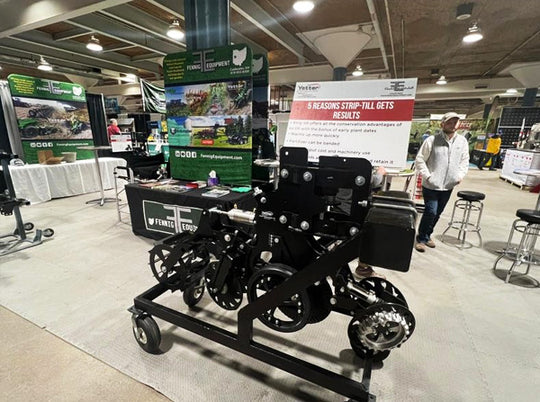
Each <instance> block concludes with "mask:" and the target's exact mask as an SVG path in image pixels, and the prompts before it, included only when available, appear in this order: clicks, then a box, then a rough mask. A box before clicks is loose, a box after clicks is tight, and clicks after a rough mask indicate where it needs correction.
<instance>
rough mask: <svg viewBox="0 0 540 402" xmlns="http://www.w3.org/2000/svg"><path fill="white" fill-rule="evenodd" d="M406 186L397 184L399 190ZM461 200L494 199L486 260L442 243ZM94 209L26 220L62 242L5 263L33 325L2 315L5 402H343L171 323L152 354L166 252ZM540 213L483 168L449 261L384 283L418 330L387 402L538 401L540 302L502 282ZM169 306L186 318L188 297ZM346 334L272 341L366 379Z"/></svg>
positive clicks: (443, 252)
mask: <svg viewBox="0 0 540 402" xmlns="http://www.w3.org/2000/svg"><path fill="white" fill-rule="evenodd" d="M400 184H401V182H400V180H399V179H394V182H393V186H392V189H400V188H401V186H400ZM458 190H473V191H481V192H484V193H485V194H486V200H485V209H484V216H483V218H482V236H483V240H484V245H483V247H482V248H480V247H478V239H477V237H476V236H475V234H471V235H470V240H471V242H472V243H473V244H474V245H475V247H473V248H471V249H468V250H458V249H457V248H456V247H454V246H453V245H452V242H451V238H450V242H448V243H446V244H444V243H441V241H440V240H441V239H440V235H441V233H442V231H443V230H444V229H445V227H446V223H447V222H448V219H449V217H450V213H451V210H452V203H453V201H454V200H455V197H456V193H457V191H458ZM112 195H113V194H112V193H111V192H110V191H109V192H107V196H112ZM91 198H95V197H94V194H87V195H84V196H79V197H70V198H65V199H58V200H53V201H50V202H48V203H44V204H38V205H33V206H30V207H25V208H23V209H22V213H23V217H24V218H25V221H32V222H34V223H35V224H36V226H38V227H41V228H44V227H53V228H54V229H55V231H56V234H55V236H54V237H53V238H52V239H50V240H48V241H46V242H45V243H43V244H42V245H40V246H37V247H33V248H30V249H27V250H23V251H21V252H18V253H16V254H12V255H10V256H4V257H0V305H3V306H5V307H6V308H8V309H9V310H11V311H14V312H16V313H17V314H20V316H19V315H17V314H14V313H12V312H11V311H9V310H7V309H5V308H2V309H0V342H1V344H2V347H1V348H0V359H1V361H2V366H1V368H0V395H2V396H0V399H1V400H9V401H13V400H20V401H22V400H24V401H28V400H32V399H35V400H70V401H71V400H96V399H99V400H111V401H112V400H115V401H117V400H126V401H127V400H130V401H132V400H135V401H139V400H140V401H142V400H145V401H149V400H152V401H153V400H167V399H166V398H165V397H164V396H163V395H161V394H160V393H158V392H156V391H154V390H153V389H152V388H150V387H148V386H146V385H144V384H149V385H151V386H153V387H154V388H156V389H159V390H160V391H161V392H163V394H165V395H167V396H168V397H170V398H171V399H173V400H179V401H180V400H182V401H183V400H189V401H220V402H223V401H235V402H238V401H253V400H257V401H275V400H280V401H289V400H290V401H293V400H305V401H323V400H324V401H330V400H331V401H341V400H343V398H342V397H339V396H336V395H335V394H332V393H328V392H326V393H325V392H322V391H321V390H320V389H319V388H320V387H317V386H314V385H312V384H306V383H305V382H297V381H295V380H292V379H291V376H289V375H288V374H286V373H283V372H280V371H279V370H278V371H277V372H276V371H273V370H271V369H269V367H268V366H266V365H264V364H258V363H257V362H253V361H252V360H249V361H246V360H245V358H244V357H242V356H241V355H238V354H237V353H231V352H230V351H228V350H224V348H222V347H215V345H213V344H212V343H211V342H208V341H205V340H201V339H200V338H193V337H190V336H188V335H186V333H185V331H181V330H179V329H177V328H173V326H171V325H168V324H166V323H163V322H159V324H160V328H161V332H162V337H163V340H162V345H163V348H164V351H166V352H167V353H164V354H163V355H159V356H153V355H148V354H146V353H144V352H142V351H141V350H140V348H139V347H138V346H137V345H136V343H135V341H134V339H133V336H132V334H131V327H130V322H129V314H128V313H127V312H126V308H127V307H129V305H131V303H132V300H133V297H134V296H136V295H138V294H140V293H141V292H142V291H144V290H146V289H147V288H149V287H150V286H152V285H153V284H155V279H154V278H153V277H152V275H151V273H150V269H149V268H148V262H147V261H148V257H147V255H148V254H147V251H148V250H149V249H150V248H151V244H152V242H151V241H150V240H147V239H142V238H139V237H136V236H134V235H133V234H132V233H131V229H130V227H129V226H127V225H123V224H118V223H116V219H117V217H116V209H115V207H114V205H112V204H106V205H105V206H104V207H99V206H88V205H85V201H86V200H87V199H91ZM536 200H537V194H532V193H529V192H526V191H522V190H520V189H518V188H517V187H515V186H513V185H511V184H509V183H506V182H504V181H502V180H500V179H499V178H498V174H497V172H489V171H482V172H481V171H478V170H477V169H475V168H472V169H471V170H470V172H469V174H468V176H467V177H466V179H465V180H464V182H463V183H462V184H461V185H460V186H459V188H457V189H456V191H455V192H454V194H453V196H452V199H451V200H450V204H449V205H448V207H447V209H446V211H445V212H444V214H443V216H442V218H441V221H440V223H439V225H438V227H437V228H436V231H435V234H434V235H435V236H434V237H435V240H436V243H437V247H436V248H435V249H429V250H428V251H427V252H426V253H423V254H420V253H418V252H414V253H413V258H412V262H411V270H410V271H409V272H408V273H406V274H401V273H396V272H392V271H388V270H380V271H381V272H382V273H384V274H385V275H386V276H387V278H388V279H389V280H391V281H392V282H393V283H394V284H396V285H397V286H398V287H399V288H400V290H401V291H402V292H403V293H404V295H405V297H406V298H407V300H408V302H409V305H410V306H411V309H412V311H413V313H414V314H415V316H416V319H417V329H416V332H415V334H414V335H413V337H412V338H411V339H410V341H408V342H407V343H406V344H405V345H403V347H402V348H400V349H399V350H396V351H393V352H392V354H391V355H390V357H389V358H388V359H387V360H386V361H385V363H384V367H383V368H382V369H380V367H379V369H377V370H376V371H374V373H373V378H372V388H371V390H372V392H373V393H374V394H375V395H377V400H379V401H398V400H399V401H402V400H415V401H434V400H437V401H471V400H474V401H479V400H481V401H484V400H485V401H507V400H515V401H533V400H537V395H538V393H540V385H539V384H540V383H538V381H536V382H535V380H534V378H540V349H539V344H540V342H538V335H537V334H539V333H540V314H539V313H538V309H537V306H538V305H539V302H540V298H539V296H540V291H539V289H530V288H524V287H520V286H517V285H513V284H504V283H503V282H502V281H501V280H500V279H499V278H497V277H496V276H495V275H494V274H493V272H492V271H491V266H492V264H493V262H494V260H495V258H496V252H495V250H496V249H498V248H500V247H501V246H502V245H503V243H504V241H505V240H506V237H507V235H508V231H509V228H510V226H511V223H512V221H513V220H514V219H515V211H516V209H518V208H534V206H535V203H536ZM12 226H13V220H12V219H11V218H10V217H0V233H4V232H6V230H12ZM449 234H450V235H451V236H452V235H455V233H452V232H449ZM378 271H379V270H378ZM531 275H532V276H535V277H536V278H537V279H540V269H538V268H537V267H533V268H532V270H531ZM175 296H176V295H175ZM164 303H165V304H166V305H168V304H167V303H170V304H171V306H172V307H173V308H178V307H179V306H181V303H180V302H179V300H178V297H177V296H176V297H174V298H173V297H172V296H168V297H167V298H166V299H165V300H164ZM211 308H212V302H211V301H210V300H209V299H208V298H207V296H205V299H203V303H202V306H201V311H199V312H197V313H196V314H199V315H202V316H203V317H212V316H215V317H216V318H217V320H218V321H219V322H223V323H225V324H227V325H229V326H230V325H232V326H233V327H234V314H233V315H231V314H229V315H225V314H223V312H222V311H218V310H219V309H217V310H211ZM206 309H208V312H205V310H206ZM21 316H22V317H25V318H26V319H25V318H22V317H21ZM27 319H28V320H29V321H27ZM344 325H345V328H346V322H345V323H344V320H343V316H339V315H338V316H337V317H334V315H331V316H330V317H329V318H328V319H327V320H325V321H324V322H322V323H320V324H318V325H314V326H308V327H306V328H305V329H304V330H302V331H300V332H303V334H298V339H302V338H301V336H302V335H304V336H305V335H307V339H308V341H307V342H306V343H303V342H304V341H303V340H299V341H297V338H296V336H297V334H287V337H283V336H281V335H279V336H278V334H275V333H272V334H267V333H266V332H268V331H266V332H263V331H260V332H261V333H262V335H265V336H266V338H267V339H270V340H272V341H274V342H278V343H280V344H283V345H287V346H288V347H290V348H291V350H294V349H297V350H298V351H300V352H303V351H306V350H307V351H308V352H311V354H313V355H314V356H315V358H316V359H317V360H315V363H316V364H319V363H321V362H323V361H329V362H330V365H331V366H332V367H331V368H334V369H335V368H340V369H338V370H336V371H337V372H342V373H349V374H351V373H352V376H353V377H354V376H355V375H356V374H355V369H354V366H355V364H357V361H356V360H355V359H354V357H353V355H352V351H351V350H350V349H349V348H348V346H347V339H346V331H343V330H340V331H336V328H339V329H342V327H343V326H344ZM263 329H264V328H263ZM103 362H106V363H103ZM113 367H114V368H113ZM117 370H120V371H117ZM122 373H125V374H122ZM216 380H217V381H216ZM139 381H140V382H139ZM143 383H144V384H143Z"/></svg>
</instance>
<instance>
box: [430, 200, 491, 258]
mask: <svg viewBox="0 0 540 402" xmlns="http://www.w3.org/2000/svg"><path fill="white" fill-rule="evenodd" d="M457 196H458V197H459V198H458V199H457V200H456V202H455V203H454V209H453V210H452V217H451V218H450V222H448V227H447V228H446V229H445V231H444V232H443V234H442V235H441V240H442V242H443V243H444V242H445V241H444V236H445V234H446V232H447V231H448V230H449V229H457V230H458V241H459V242H460V243H459V248H461V249H462V248H463V247H464V245H465V237H466V236H467V233H468V232H476V233H477V234H478V238H479V239H480V247H481V246H482V236H481V235H480V219H481V218H482V211H483V210H484V204H483V203H482V200H483V199H484V198H486V195H485V194H484V193H479V192H476V191H460V192H458V193H457ZM459 210H462V211H463V213H462V214H461V217H459V216H458V217H456V214H458V215H459V214H460V213H459V212H458V211H459ZM475 215H476V217H475ZM469 244H470V243H469ZM470 247H472V244H471V245H470Z"/></svg>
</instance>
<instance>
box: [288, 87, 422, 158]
mask: <svg viewBox="0 0 540 402" xmlns="http://www.w3.org/2000/svg"><path fill="white" fill-rule="evenodd" d="M416 81H417V80H416V78H414V79H403V80H370V81H368V80H366V81H330V82H309V83H308V82H299V83H297V84H296V89H295V92H294V100H293V105H292V109H291V115H290V119H289V124H288V127H287V134H286V136H285V146H291V147H304V148H307V149H308V152H309V154H308V155H309V156H308V159H309V161H310V162H317V161H318V159H319V156H321V155H326V156H333V155H339V156H342V157H361V158H365V159H368V160H369V161H370V162H371V163H372V164H373V165H378V166H386V167H392V168H403V167H405V165H406V162H407V147H408V142H409V132H410V128H411V119H412V115H413V109H414V98H415V95H416Z"/></svg>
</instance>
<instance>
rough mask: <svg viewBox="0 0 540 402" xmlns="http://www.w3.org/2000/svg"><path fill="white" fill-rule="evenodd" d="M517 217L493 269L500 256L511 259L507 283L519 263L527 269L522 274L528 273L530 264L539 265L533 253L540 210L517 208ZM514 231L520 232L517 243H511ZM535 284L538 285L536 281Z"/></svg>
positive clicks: (506, 278) (539, 232) (539, 223)
mask: <svg viewBox="0 0 540 402" xmlns="http://www.w3.org/2000/svg"><path fill="white" fill-rule="evenodd" d="M516 216H517V217H518V219H516V220H515V221H514V223H513V224H512V230H511V231H510V235H509V236H508V241H507V242H506V247H505V248H504V250H503V252H502V254H501V255H500V256H499V257H498V258H497V260H495V264H494V265H493V270H495V269H496V268H497V264H498V263H499V261H500V260H501V259H502V258H506V259H509V260H511V261H512V265H511V266H510V268H509V269H508V271H507V273H506V277H505V280H504V281H505V282H506V283H508V282H509V281H510V279H511V277H512V274H513V273H514V269H515V268H516V267H518V266H519V265H521V264H527V270H526V271H525V273H524V274H523V276H527V275H528V274H529V270H530V268H531V265H540V257H539V256H538V255H537V254H536V253H535V246H536V239H537V238H538V236H539V235H540V211H538V210H535V209H518V210H517V212H516ZM515 232H519V233H521V240H520V242H519V245H517V246H515V245H512V238H513V236H514V233H515ZM533 281H534V282H535V286H538V282H537V281H536V280H533Z"/></svg>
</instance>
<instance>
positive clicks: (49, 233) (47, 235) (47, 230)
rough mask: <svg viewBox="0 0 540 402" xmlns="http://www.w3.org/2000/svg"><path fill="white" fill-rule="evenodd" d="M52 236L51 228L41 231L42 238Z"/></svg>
mask: <svg viewBox="0 0 540 402" xmlns="http://www.w3.org/2000/svg"><path fill="white" fill-rule="evenodd" d="M53 235H54V230H52V229H51V228H47V229H43V236H45V237H52V236H53Z"/></svg>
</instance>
